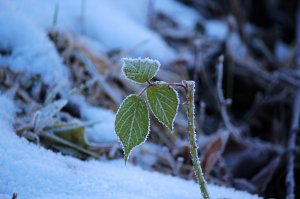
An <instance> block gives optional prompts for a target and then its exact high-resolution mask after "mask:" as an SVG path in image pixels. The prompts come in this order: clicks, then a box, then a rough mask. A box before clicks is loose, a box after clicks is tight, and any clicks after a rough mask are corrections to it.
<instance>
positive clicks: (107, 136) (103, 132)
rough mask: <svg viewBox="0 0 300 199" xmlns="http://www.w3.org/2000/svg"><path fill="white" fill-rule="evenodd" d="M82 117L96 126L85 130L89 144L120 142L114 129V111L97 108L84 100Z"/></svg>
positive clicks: (82, 102)
mask: <svg viewBox="0 0 300 199" xmlns="http://www.w3.org/2000/svg"><path fill="white" fill-rule="evenodd" d="M78 98H79V97H78V96H77V100H76V101H77V102H75V100H74V102H75V103H77V104H78V105H79V106H80V112H81V117H82V119H83V120H86V121H91V122H93V121H95V122H96V124H95V125H92V126H89V127H87V128H86V129H85V136H86V138H87V141H88V142H89V143H93V144H100V143H115V142H117V141H118V137H117V134H116V132H115V129H114V121H115V114H114V113H113V112H112V111H109V110H106V109H103V108H100V107H95V106H91V105H89V104H87V103H86V102H85V101H84V100H83V99H82V101H81V100H80V101H81V102H80V103H78Z"/></svg>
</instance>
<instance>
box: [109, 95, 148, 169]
mask: <svg viewBox="0 0 300 199" xmlns="http://www.w3.org/2000/svg"><path fill="white" fill-rule="evenodd" d="M131 96H137V97H140V96H138V95H136V94H130V95H128V96H127V97H126V98H125V99H124V100H123V101H122V103H121V105H120V106H119V108H118V110H117V112H116V116H117V115H118V113H119V111H120V109H121V107H122V106H123V104H124V103H125V101H126V100H127V99H128V98H129V97H131ZM143 100H144V99H143ZM144 102H145V100H144ZM145 103H146V102H145ZM146 105H147V103H146ZM147 116H148V129H147V134H146V136H145V139H144V141H143V142H141V143H140V144H138V145H136V146H134V147H133V148H132V149H131V150H130V152H129V153H128V155H127V157H126V154H125V147H124V145H123V143H122V142H121V139H120V137H119V135H118V134H117V132H116V135H117V138H118V141H119V143H120V144H121V147H122V150H123V153H124V160H125V165H126V163H127V161H128V159H129V157H130V154H131V153H132V151H133V150H134V149H135V148H137V147H139V146H141V145H142V144H144V143H145V142H146V141H147V139H148V136H149V134H150V126H151V123H150V114H149V108H148V106H147ZM115 120H116V119H115ZM115 122H116V121H115ZM115 122H114V130H115ZM115 131H116V130H115Z"/></svg>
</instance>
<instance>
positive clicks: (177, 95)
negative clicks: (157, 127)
mask: <svg viewBox="0 0 300 199" xmlns="http://www.w3.org/2000/svg"><path fill="white" fill-rule="evenodd" d="M160 83H163V84H166V82H164V81H156V82H153V84H154V85H157V86H159V84H160ZM169 87H170V88H172V89H173V91H174V92H175V94H176V98H177V108H176V111H175V115H174V118H173V120H172V129H170V128H169V127H168V126H167V125H165V124H164V123H163V122H162V121H161V120H160V119H159V118H158V117H157V116H156V115H155V114H154V112H153V110H152V108H151V106H150V104H149V99H148V95H147V91H146V98H147V104H148V106H149V109H150V110H151V112H152V114H153V115H154V117H155V118H156V119H157V120H158V121H159V122H160V123H161V124H162V125H164V126H165V127H167V129H169V130H170V131H171V133H173V129H174V122H175V119H176V116H177V114H178V109H179V104H180V99H179V94H178V92H177V90H176V89H174V88H173V87H172V86H170V85H169Z"/></svg>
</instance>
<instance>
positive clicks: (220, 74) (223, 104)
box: [217, 56, 239, 135]
mask: <svg viewBox="0 0 300 199" xmlns="http://www.w3.org/2000/svg"><path fill="white" fill-rule="evenodd" d="M223 61H224V57H223V56H220V57H219V60H218V65H217V74H218V79H217V95H218V99H219V103H220V112H221V116H222V119H223V121H224V124H225V126H226V128H227V129H228V130H229V131H230V132H231V133H233V134H235V135H237V134H238V133H239V131H238V129H237V128H236V127H235V126H233V125H232V123H231V122H230V119H229V116H228V113H227V105H228V100H226V99H225V98H224V94H223V89H222V81H223Z"/></svg>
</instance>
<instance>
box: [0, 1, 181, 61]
mask: <svg viewBox="0 0 300 199" xmlns="http://www.w3.org/2000/svg"><path fill="white" fill-rule="evenodd" d="M6 1H7V0H4V2H6ZM9 2H10V3H8V1H7V2H6V4H11V5H10V7H15V9H16V10H18V11H19V12H20V13H22V14H23V15H24V16H26V17H28V18H30V20H31V22H32V23H34V24H35V25H36V26H37V27H39V28H40V29H41V30H49V29H51V28H52V24H53V18H54V12H55V6H56V5H57V6H58V16H57V24H56V28H57V29H59V30H61V31H66V32H73V33H77V34H82V35H85V36H87V37H90V38H91V39H93V40H95V41H97V42H99V43H100V44H101V45H102V46H104V47H105V49H106V50H113V49H121V50H125V51H128V50H132V49H134V53H133V54H132V56H136V57H138V56H151V57H153V58H156V59H159V60H161V61H162V62H168V61H171V60H172V59H174V58H175V51H174V50H173V49H172V48H170V47H169V46H168V45H167V44H166V42H165V41H164V40H163V39H162V38H161V37H160V36H159V35H158V34H157V33H155V32H154V31H152V30H150V29H149V28H147V27H146V26H145V24H142V23H141V22H140V21H139V19H141V18H140V15H141V14H138V15H135V16H134V15H133V14H132V12H130V11H131V10H132V8H134V9H137V11H139V12H140V13H143V12H142V11H143V10H146V8H147V4H146V3H135V4H136V5H140V6H136V7H134V4H133V3H132V2H133V1H132V0H127V1H124V2H128V5H132V6H131V7H130V6H125V7H121V6H116V5H117V3H116V2H115V3H114V2H113V1H109V0H89V1H84V2H85V6H82V2H83V1H80V0H76V1H74V0H64V1H55V0H53V1H50V0H49V1H40V0H26V1H25V0H16V1H9ZM130 2H131V3H130ZM145 2H146V1H145ZM2 4H3V3H2ZM124 4H126V3H124ZM0 5H1V3H0ZM2 7H4V9H5V7H7V6H5V3H4V6H2ZM83 7H84V8H85V9H84V10H83V11H82V9H83ZM126 8H127V9H126ZM82 13H83V14H82ZM112 13H113V16H112ZM146 17H147V16H144V17H143V18H146Z"/></svg>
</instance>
